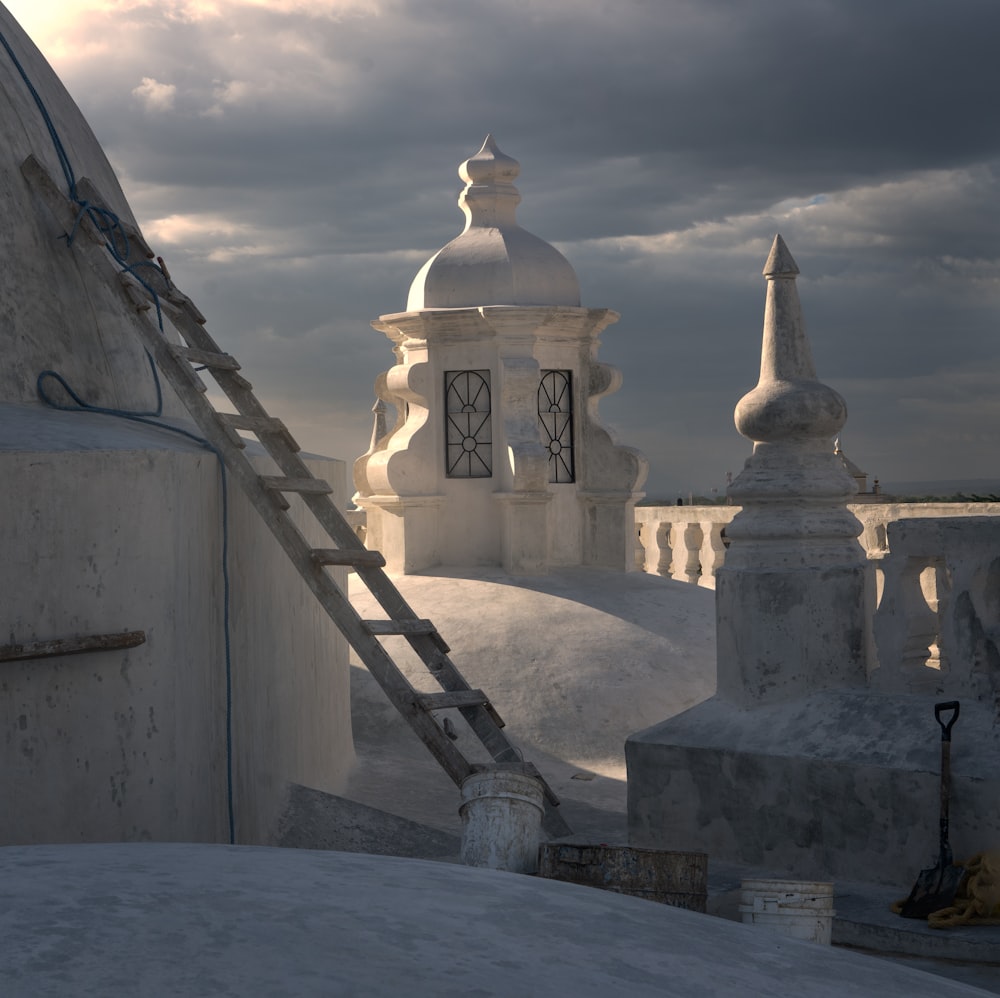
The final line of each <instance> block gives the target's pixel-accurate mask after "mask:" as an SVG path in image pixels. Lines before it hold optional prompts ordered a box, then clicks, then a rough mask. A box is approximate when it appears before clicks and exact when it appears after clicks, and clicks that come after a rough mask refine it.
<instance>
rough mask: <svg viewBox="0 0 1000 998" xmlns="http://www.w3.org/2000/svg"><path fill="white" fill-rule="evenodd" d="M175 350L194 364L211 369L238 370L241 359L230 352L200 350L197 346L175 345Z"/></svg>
mask: <svg viewBox="0 0 1000 998" xmlns="http://www.w3.org/2000/svg"><path fill="white" fill-rule="evenodd" d="M173 352H174V353H175V354H177V355H178V356H181V357H184V358H185V359H186V360H188V361H190V362H191V363H192V364H200V365H201V366H202V367H207V368H208V369H209V370H215V371H238V370H239V369H240V363H239V361H238V360H237V359H236V358H235V357H233V356H232V355H231V354H228V353H212V352H211V351H209V350H199V349H198V348H197V347H181V346H175V347H173Z"/></svg>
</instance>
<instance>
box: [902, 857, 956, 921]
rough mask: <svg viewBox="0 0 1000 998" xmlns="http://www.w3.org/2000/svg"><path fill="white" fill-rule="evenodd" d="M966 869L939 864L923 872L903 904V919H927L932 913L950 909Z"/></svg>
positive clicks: (953, 865) (952, 864) (951, 864)
mask: <svg viewBox="0 0 1000 998" xmlns="http://www.w3.org/2000/svg"><path fill="white" fill-rule="evenodd" d="M964 875H965V868H964V867H961V866H957V865H956V864H954V863H938V865H937V866H935V867H933V868H932V869H930V870H921V871H920V876H918V877H917V882H916V883H915V884H914V885H913V890H912V891H910V896H909V897H908V898H907V899H906V900H905V901H904V902H903V906H902V908H900V911H899V913H900V915H902V916H903V918H927V916H928V915H930V914H931V913H932V912H935V911H940V910H941V909H942V908H948V907H950V905H951V903H952V902H953V901H954V900H955V894H956V893H957V892H958V886H959V884H961V882H962V877H963V876H964Z"/></svg>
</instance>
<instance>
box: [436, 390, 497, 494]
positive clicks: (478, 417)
mask: <svg viewBox="0 0 1000 998" xmlns="http://www.w3.org/2000/svg"><path fill="white" fill-rule="evenodd" d="M444 397H445V468H446V474H447V475H448V477H449V478H492V477H493V434H492V429H491V426H490V420H491V417H492V412H491V404H490V372H489V371H445V373H444Z"/></svg>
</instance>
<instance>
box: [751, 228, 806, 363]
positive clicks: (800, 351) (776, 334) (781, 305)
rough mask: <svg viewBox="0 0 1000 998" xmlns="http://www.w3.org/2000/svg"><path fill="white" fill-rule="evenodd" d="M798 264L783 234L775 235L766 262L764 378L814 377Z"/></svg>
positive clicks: (762, 351)
mask: <svg viewBox="0 0 1000 998" xmlns="http://www.w3.org/2000/svg"><path fill="white" fill-rule="evenodd" d="M798 273H799V268H798V266H797V265H796V263H795V260H793V259H792V254H791V253H790V252H789V251H788V247H787V246H786V245H785V240H784V239H782V238H781V236H780V235H779V236H775V237H774V243H773V244H772V245H771V252H770V254H769V255H768V258H767V263H766V264H765V265H764V276H765V277H766V278H767V300H766V303H765V305H764V343H763V346H762V348H761V358H760V380H761V381H794V380H797V379H802V378H810V379H814V378H815V377H816V368H815V367H814V366H813V360H812V351H811V350H810V349H809V341H808V340H807V339H806V330H805V323H804V322H803V321H802V306H801V305H800V304H799V292H798V288H797V287H796V284H795V278H796V275H797V274H798Z"/></svg>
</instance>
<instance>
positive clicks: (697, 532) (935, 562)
mask: <svg viewBox="0 0 1000 998" xmlns="http://www.w3.org/2000/svg"><path fill="white" fill-rule="evenodd" d="M850 508H851V511H852V512H853V513H854V515H855V516H857V518H858V519H859V520H860V521H861V524H862V526H863V527H864V530H863V532H862V534H861V536H860V537H859V541H860V543H861V545H862V547H864V549H865V551H866V552H867V555H868V559H869V562H870V564H871V567H872V574H873V584H874V593H875V599H874V615H873V618H872V634H873V638H874V647H873V649H872V656H871V658H872V661H871V663H870V666H871V683H872V686H873V688H876V689H882V690H886V691H894V692H921V691H932V692H937V693H940V694H942V695H947V696H951V697H960V696H972V697H975V698H977V699H982V698H1000V503H878V504H875V503H872V504H867V503H865V504H861V503H859V504H852V505H851V507H850ZM738 512H739V507H738V506H639V507H637V508H636V511H635V526H636V568H637V569H639V570H640V571H645V572H648V573H651V574H653V575H660V576H663V577H665V578H670V579H675V580H677V581H680V582H687V583H691V584H693V585H698V586H702V587H704V588H708V589H714V588H715V573H716V572H717V571H718V569H719V568H720V567H721V566H722V565H723V563H724V562H725V557H726V537H725V530H726V526H727V525H728V524H729V523H730V521H731V520H732V519H733V517H734V516H735V515H736V514H737V513H738ZM348 518H349V522H350V523H351V525H352V526H353V527H354V529H355V531H356V532H357V533H358V536H359V537H361V538H362V539H363V538H364V532H365V515H364V512H363V511H361V510H352V511H350V512H349V513H348Z"/></svg>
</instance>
